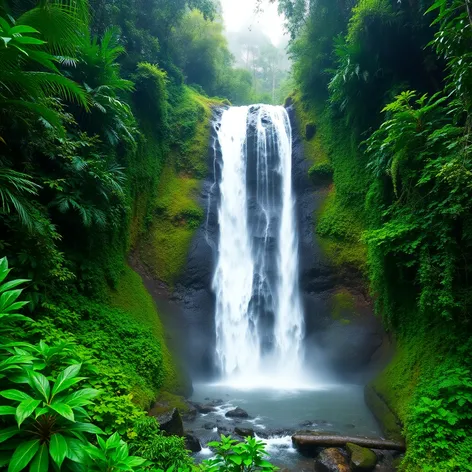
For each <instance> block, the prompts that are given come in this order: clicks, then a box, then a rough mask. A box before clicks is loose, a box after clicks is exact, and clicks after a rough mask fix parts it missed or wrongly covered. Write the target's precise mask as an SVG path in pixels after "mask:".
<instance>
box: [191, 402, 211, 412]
mask: <svg viewBox="0 0 472 472" xmlns="http://www.w3.org/2000/svg"><path fill="white" fill-rule="evenodd" d="M191 404H192V405H193V406H194V407H195V409H196V410H197V411H198V413H201V414H203V415H206V414H208V413H213V412H215V411H216V408H215V407H214V406H213V404H211V403H210V404H205V405H203V404H202V403H197V402H192V403H191Z"/></svg>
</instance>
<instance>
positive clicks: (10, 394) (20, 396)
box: [0, 390, 32, 402]
mask: <svg viewBox="0 0 472 472" xmlns="http://www.w3.org/2000/svg"><path fill="white" fill-rule="evenodd" d="M0 395H1V396H2V397H3V398H8V400H16V401H18V402H22V401H24V400H32V398H31V397H30V396H29V395H28V394H27V393H25V392H22V391H20V390H3V392H0Z"/></svg>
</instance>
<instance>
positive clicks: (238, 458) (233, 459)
mask: <svg viewBox="0 0 472 472" xmlns="http://www.w3.org/2000/svg"><path fill="white" fill-rule="evenodd" d="M229 460H230V461H231V462H234V463H235V464H237V465H241V464H242V463H243V458H242V457H241V456H229Z"/></svg>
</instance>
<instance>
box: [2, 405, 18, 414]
mask: <svg viewBox="0 0 472 472" xmlns="http://www.w3.org/2000/svg"><path fill="white" fill-rule="evenodd" d="M15 413H16V408H15V407H13V406H0V416H7V415H14V414H15Z"/></svg>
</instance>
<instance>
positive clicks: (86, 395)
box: [61, 388, 99, 408]
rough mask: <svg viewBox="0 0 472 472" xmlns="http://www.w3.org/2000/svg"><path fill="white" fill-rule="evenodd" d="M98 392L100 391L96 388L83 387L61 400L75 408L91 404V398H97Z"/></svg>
mask: <svg viewBox="0 0 472 472" xmlns="http://www.w3.org/2000/svg"><path fill="white" fill-rule="evenodd" d="M98 394H99V391H98V390H95V389H94V388H83V389H81V390H78V391H77V392H73V393H71V394H70V395H67V396H66V397H64V398H62V399H61V401H62V402H64V403H67V404H68V405H69V406H70V407H71V408H74V407H78V406H84V405H88V404H90V400H92V399H93V398H95V397H96V396H97V395H98Z"/></svg>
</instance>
